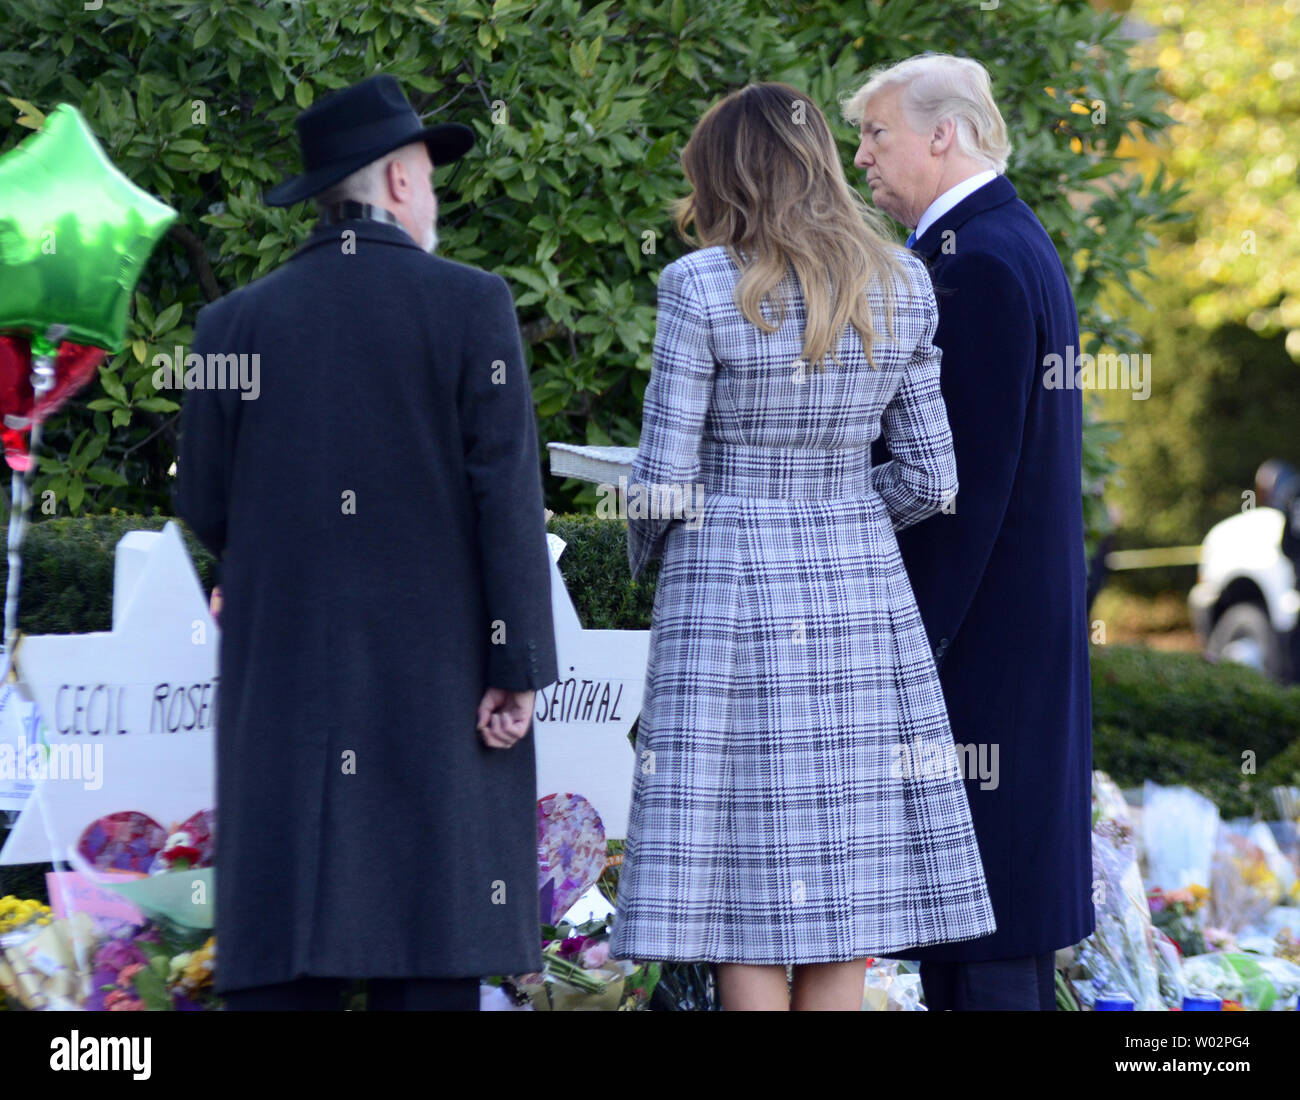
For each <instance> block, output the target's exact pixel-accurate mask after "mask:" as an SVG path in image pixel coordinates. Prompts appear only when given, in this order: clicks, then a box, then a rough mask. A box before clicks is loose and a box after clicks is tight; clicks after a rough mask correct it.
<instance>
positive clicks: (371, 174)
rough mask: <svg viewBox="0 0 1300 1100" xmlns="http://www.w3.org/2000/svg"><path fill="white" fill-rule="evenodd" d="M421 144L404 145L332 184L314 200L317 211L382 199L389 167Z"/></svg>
mask: <svg viewBox="0 0 1300 1100" xmlns="http://www.w3.org/2000/svg"><path fill="white" fill-rule="evenodd" d="M419 144H420V143H419V142H412V143H411V144H409V145H403V146H402V147H401V148H400V149H394V150H392V152H389V153H385V154H384V155H383V156H382V157H380V158H379V159H378V160H372V161H371V162H370V163H369V164H363V165H362V166H361V167H360V168H358V169H357V170H356V171H355V172H353V173H352V174H351V175H350V176H344V177H343V178H342V179H341V180H339V181H338V183H335V184H332V185H331V186H329V187H327V188H326V189H325V190H324V191H322V192H321V193H320V194H318V195H316V196H315V197H314V198H313V200H312V201H313V202H314V203H315V204H316V209H317V210H318V211H319V210H321V209H323V208H324V207H326V206H332V205H333V204H334V203H338V202H346V201H347V200H349V199H351V200H353V201H354V202H374V200H375V199H377V198H380V197H382V196H381V195H380V192H381V191H382V190H383V187H384V175H385V173H386V172H387V171H388V166H389V165H390V164H392V163H393V161H395V160H400V159H402V158H403V157H405V156H407V155H409V154H410V153H411V152H412V150H414V149H415V147H416V146H418V145H419Z"/></svg>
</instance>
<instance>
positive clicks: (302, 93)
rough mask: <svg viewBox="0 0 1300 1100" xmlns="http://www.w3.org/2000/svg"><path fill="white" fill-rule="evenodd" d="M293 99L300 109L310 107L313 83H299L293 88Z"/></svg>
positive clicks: (305, 81) (302, 81)
mask: <svg viewBox="0 0 1300 1100" xmlns="http://www.w3.org/2000/svg"><path fill="white" fill-rule="evenodd" d="M293 98H294V100H295V101H296V102H297V104H298V106H299V107H310V106H311V100H312V91H311V81H308V80H300V81H298V83H297V84H295V85H294V86H293Z"/></svg>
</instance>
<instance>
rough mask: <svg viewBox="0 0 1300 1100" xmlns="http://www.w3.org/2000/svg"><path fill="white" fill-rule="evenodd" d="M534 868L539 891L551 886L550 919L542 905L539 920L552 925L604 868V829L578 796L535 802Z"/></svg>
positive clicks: (549, 797)
mask: <svg viewBox="0 0 1300 1100" xmlns="http://www.w3.org/2000/svg"><path fill="white" fill-rule="evenodd" d="M537 865H538V879H537V881H538V887H539V889H540V890H542V891H546V889H547V885H548V883H549V884H550V885H551V887H552V891H551V904H550V906H549V909H550V919H549V920H548V919H547V913H546V912H545V905H544V903H543V906H544V909H543V913H542V919H543V920H545V921H546V923H547V924H556V923H558V922H559V921H560V919H561V918H562V917H563V916H564V914H565V913H567V912H568V911H569V910H570V909H571V908H572V907H573V904H574V902H576V901H577V900H578V899H579V898H580V897H582V895H583V894H585V893H586V892H587V891H588V890H589V889H590V888H591V887H592V886H593V885H595V882H596V880H597V879H598V878H600V875H601V872H602V871H603V870H604V869H605V826H604V823H603V822H602V821H601V820H600V815H599V814H597V813H596V807H594V806H593V805H592V804H591V803H590V802H588V801H587V800H586V799H585V798H583V797H582V795H580V794H548V795H547V796H546V797H545V798H539V799H538V800H537ZM544 897H545V894H544V893H543V898H544Z"/></svg>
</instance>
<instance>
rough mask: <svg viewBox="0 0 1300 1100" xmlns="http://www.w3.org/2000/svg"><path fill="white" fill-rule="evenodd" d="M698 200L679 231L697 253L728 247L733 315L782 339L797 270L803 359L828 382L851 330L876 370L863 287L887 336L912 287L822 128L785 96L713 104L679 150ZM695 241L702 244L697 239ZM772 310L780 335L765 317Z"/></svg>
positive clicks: (775, 87)
mask: <svg viewBox="0 0 1300 1100" xmlns="http://www.w3.org/2000/svg"><path fill="white" fill-rule="evenodd" d="M682 170H683V171H684V172H685V173H686V178H687V181H688V182H689V183H690V185H691V192H690V194H688V195H687V196H685V197H684V198H682V199H679V200H678V201H677V202H676V203H675V204H674V206H673V217H674V221H675V223H676V227H677V231H678V233H679V234H680V235H681V236H682V239H683V240H685V241H687V242H688V243H689V244H692V245H697V246H698V247H701V248H708V247H712V246H715V245H722V246H725V247H726V249H727V251H728V253H729V254H730V256H731V258H732V260H733V261H734V262H735V264H736V266H737V267H738V268H740V270H741V276H740V279H739V280H738V281H737V283H736V305H737V307H738V308H739V309H740V311H741V313H743V314H744V316H745V317H746V318H747V319H748V320H749V321H751V322H752V323H753V324H755V325H757V326H758V328H760V329H761V330H762V331H764V332H768V333H772V332H776V331H777V330H778V329H779V328H780V326H781V323H782V322H783V321H784V319H785V308H786V305H787V302H786V300H785V298H784V297H782V296H780V295H777V294H775V293H774V292H775V291H776V288H777V286H778V284H779V283H781V281H782V280H783V279H784V278H785V277H786V276H787V274H788V273H789V272H790V271H791V270H793V272H794V275H795V277H796V278H797V280H798V282H799V287H800V289H801V290H802V292H803V299H804V304H805V307H806V309H807V323H806V325H805V326H804V338H803V357H804V358H805V359H806V360H807V361H808V362H809V363H810V364H816V366H817V369H818V370H825V369H826V368H825V366H824V362H823V361H824V360H825V358H826V356H827V354H830V355H831V357H832V358H833V359H834V360H835V362H836V363H837V364H838V363H839V361H840V360H839V357H838V356H837V355H836V354H835V350H836V348H837V347H838V346H839V340H840V336H841V335H842V333H843V331H844V326H845V325H846V324H848V325H852V326H853V328H854V329H855V330H856V331H857V333H858V336H859V337H861V339H862V346H863V349H864V350H865V351H866V354H867V359H868V361H869V362H871V365H872V367H873V368H875V366H876V363H875V361H874V359H873V358H872V354H871V349H872V344H873V342H874V340H875V339H876V336H877V333H876V331H875V328H874V326H873V322H872V316H871V304H870V301H869V300H868V298H867V295H866V293H865V292H866V290H867V287H868V286H869V285H870V284H871V283H872V282H873V280H879V282H880V286H881V290H882V291H883V293H884V298H885V317H886V326H887V328H888V331H889V333H890V335H891V336H892V335H893V331H894V308H895V305H896V302H895V293H894V288H895V279H896V278H902V279H904V280H905V281H907V282H908V283H909V285H910V280H909V279H908V276H907V268H906V267H905V266H904V264H903V260H902V257H903V256H904V255H905V250H904V249H903V248H902V247H900V246H899V245H898V244H896V243H895V242H894V241H893V240H892V239H891V237H890V236H889V234H888V232H887V230H886V228H885V226H886V225H887V223H886V221H885V219H884V216H883V215H881V214H880V213H878V212H877V211H875V210H874V209H872V208H871V207H870V206H868V205H867V203H866V202H865V201H864V200H863V198H862V196H861V195H859V194H858V193H857V192H856V191H855V190H854V189H853V188H852V187H850V186H849V183H848V181H847V180H846V179H845V177H844V168H843V166H842V163H841V161H840V157H839V153H838V151H837V149H836V146H835V139H834V137H833V135H832V134H831V129H830V126H829V124H828V123H827V122H826V118H825V116H824V115H823V114H822V112H821V111H820V110H818V108H817V106H816V104H814V103H813V102H812V101H811V100H810V99H809V98H808V97H807V96H805V95H802V94H801V93H800V92H798V91H797V90H795V89H794V88H792V87H791V86H790V85H788V84H777V83H767V84H748V85H746V86H745V87H744V88H741V89H739V90H738V91H734V92H732V93H731V94H730V95H728V96H727V97H726V98H724V99H722V100H720V101H719V102H718V103H715V104H714V105H713V106H712V107H711V108H709V110H708V111H707V112H706V113H705V115H704V117H703V118H701V119H700V121H699V123H698V124H697V125H696V127H695V130H694V132H693V133H692V134H691V137H690V140H689V141H688V142H687V143H686V148H685V149H683V150H682ZM692 230H694V232H693V233H692ZM765 303H766V304H768V305H769V306H770V307H771V308H772V309H773V311H774V313H775V318H776V321H775V323H773V322H772V321H770V320H768V318H767V317H766V316H764V314H763V305H764V304H765Z"/></svg>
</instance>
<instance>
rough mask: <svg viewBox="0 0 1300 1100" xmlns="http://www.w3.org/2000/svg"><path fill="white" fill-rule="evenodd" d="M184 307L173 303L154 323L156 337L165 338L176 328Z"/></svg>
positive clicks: (178, 303)
mask: <svg viewBox="0 0 1300 1100" xmlns="http://www.w3.org/2000/svg"><path fill="white" fill-rule="evenodd" d="M183 309H184V306H183V305H182V303H180V302H173V303H172V304H171V305H169V306H168V307H167V308H166V309H164V310H163V311H162V312H161V313H160V314H158V320H157V321H155V322H154V326H153V334H154V336H155V337H158V336H165V335H166V334H167V333H169V332H171V330H172V329H174V328H175V327H176V322H177V321H179V320H180V319H181V311H182V310H183Z"/></svg>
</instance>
